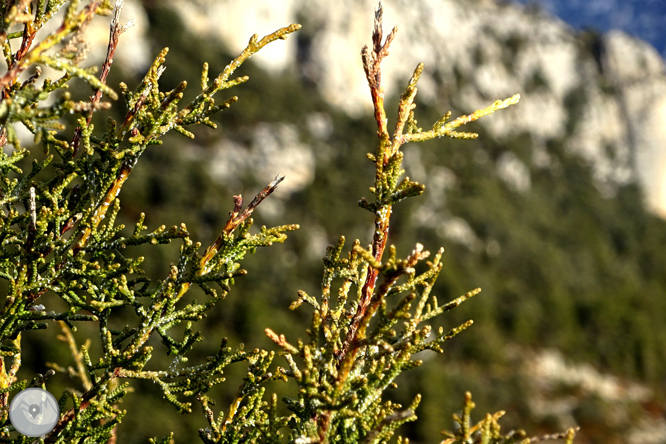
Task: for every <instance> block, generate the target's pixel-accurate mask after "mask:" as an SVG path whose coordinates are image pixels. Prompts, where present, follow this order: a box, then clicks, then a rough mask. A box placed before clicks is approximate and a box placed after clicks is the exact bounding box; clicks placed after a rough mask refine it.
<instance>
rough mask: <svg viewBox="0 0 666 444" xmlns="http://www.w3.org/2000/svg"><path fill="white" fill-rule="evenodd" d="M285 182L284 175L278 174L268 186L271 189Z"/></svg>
mask: <svg viewBox="0 0 666 444" xmlns="http://www.w3.org/2000/svg"><path fill="white" fill-rule="evenodd" d="M283 180H284V174H282V173H278V175H277V176H275V179H273V181H272V182H271V183H270V184H269V185H268V186H269V187H271V188H275V187H276V186H278V184H279V183H280V182H282V181H283Z"/></svg>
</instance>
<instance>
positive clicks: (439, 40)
mask: <svg viewBox="0 0 666 444" xmlns="http://www.w3.org/2000/svg"><path fill="white" fill-rule="evenodd" d="M249 3H250V4H248V2H244V3H243V5H242V6H240V5H239V4H238V3H237V2H231V1H216V2H206V1H201V2H199V3H198V5H199V6H198V8H196V9H194V8H192V5H191V4H190V3H188V4H187V5H185V4H183V3H182V2H174V6H176V7H178V8H180V9H181V10H182V16H183V17H184V18H185V20H187V21H189V22H190V24H191V26H192V27H198V28H199V29H200V30H201V32H203V33H206V34H208V35H209V36H210V38H219V39H221V40H222V41H223V42H224V43H225V44H226V45H227V46H228V47H229V48H230V49H232V50H233V51H238V50H240V49H241V48H242V47H244V45H245V43H246V41H247V38H248V37H249V36H250V35H251V34H252V33H254V32H258V33H262V32H265V33H267V32H270V31H272V30H274V29H275V28H277V27H279V26H283V25H286V24H289V23H293V22H300V23H302V24H303V25H304V28H303V30H302V31H301V32H300V33H299V35H298V39H290V40H288V41H287V42H284V43H281V44H276V45H270V46H269V47H268V48H266V50H265V51H263V52H262V54H260V55H258V56H257V57H256V60H257V61H258V63H260V64H261V65H262V66H264V67H265V68H267V69H270V70H280V69H282V68H284V67H285V66H288V65H292V64H294V63H298V66H299V67H300V70H301V72H302V75H303V76H305V77H306V78H307V79H309V80H311V81H312V83H313V84H315V85H316V87H317V88H318V90H319V92H320V93H321V94H322V95H323V96H324V97H325V98H326V99H327V100H328V101H329V102H330V103H332V104H335V105H336V106H337V107H339V108H341V109H343V110H345V111H346V112H348V113H349V114H350V115H360V114H362V113H366V112H368V111H369V107H370V101H369V99H368V94H367V86H366V84H365V79H364V77H363V72H362V69H361V64H360V57H359V51H360V48H361V47H362V46H363V45H364V44H367V43H368V41H369V35H370V32H371V28H372V21H371V20H370V19H369V13H368V11H372V10H373V9H374V8H375V7H376V1H375V0H360V1H358V0H340V1H337V2H326V1H313V0H282V1H280V2H275V1H272V0H251V1H249ZM248 10H251V11H254V12H253V14H247V13H246V11H248ZM384 11H385V13H384V23H385V26H387V27H389V26H393V25H397V26H398V27H399V38H398V39H397V40H396V42H395V44H394V45H393V46H392V51H391V57H390V58H389V59H387V63H386V64H385V65H384V68H385V71H384V72H385V75H384V78H385V79H386V82H387V83H386V85H385V90H386V91H387V94H389V95H391V94H395V93H397V92H399V91H400V90H401V88H402V87H403V86H404V84H405V83H406V81H407V79H408V78H409V76H410V75H411V73H412V71H413V69H414V67H415V66H416V65H417V63H419V62H421V61H425V62H426V70H425V73H424V75H423V76H422V77H421V81H420V88H419V94H420V98H421V100H422V101H425V102H426V103H427V104H432V105H433V106H435V107H437V108H438V109H440V110H442V111H443V112H445V111H446V110H448V109H449V108H450V107H453V108H455V109H458V110H460V111H461V112H471V111H473V110H475V109H477V108H480V107H484V106H487V105H488V104H489V103H491V102H492V101H494V100H496V99H501V98H505V97H508V96H510V95H512V94H515V93H517V92H518V93H521V95H522V99H521V102H520V105H519V106H516V107H512V108H511V109H510V110H507V111H505V112H502V113H498V114H497V115H495V116H493V118H492V119H486V120H484V121H483V122H482V123H481V124H482V125H484V126H485V127H486V129H487V131H488V132H490V133H491V134H493V135H494V136H496V137H498V138H503V137H507V136H511V135H515V134H516V133H523V132H527V133H529V134H530V135H531V138H532V140H533V146H534V149H533V156H532V163H533V165H522V166H521V165H517V166H516V167H515V168H514V170H515V171H519V173H518V174H521V173H520V171H523V173H522V174H523V175H525V174H529V171H530V169H531V168H534V167H537V168H543V167H549V166H550V167H552V165H549V159H548V157H547V155H545V151H544V150H542V149H540V147H543V146H544V144H545V143H546V142H548V141H549V140H553V139H560V140H563V141H564V143H565V144H566V146H567V147H568V149H569V150H571V151H572V152H575V153H578V154H579V155H580V156H582V157H584V158H585V159H587V160H589V161H590V162H592V164H593V165H594V172H595V178H596V180H597V183H598V187H599V190H600V192H602V194H604V195H608V196H612V195H613V193H614V189H615V187H616V186H617V185H618V184H624V183H627V182H629V181H632V180H638V181H639V182H640V183H641V185H642V186H643V189H644V192H645V196H646V203H647V205H648V206H649V207H650V208H651V209H652V210H653V211H655V212H656V213H658V214H661V215H663V216H666V174H664V172H665V169H666V149H665V148H664V147H666V124H665V122H666V68H665V66H664V61H663V60H662V58H661V57H660V55H659V54H658V52H657V51H656V50H654V49H653V48H652V47H651V46H649V45H648V44H646V43H644V42H641V41H639V40H636V39H634V38H631V37H629V36H628V35H626V34H623V33H621V32H609V33H607V34H606V35H602V36H597V35H591V34H585V35H582V34H578V35H577V34H575V33H574V31H573V29H572V28H570V27H569V26H568V25H567V24H565V23H564V22H562V21H560V20H558V19H556V18H553V17H551V16H549V15H547V14H545V13H542V12H537V11H534V10H530V9H525V8H524V7H522V6H520V5H513V4H503V3H500V2H497V1H493V0H474V1H470V0H466V1H461V0H424V1H419V2H414V1H408V0H390V1H386V2H385V4H384ZM388 31H389V29H386V30H385V32H387V33H388ZM516 161H517V160H516ZM518 162H520V161H518ZM514 163H515V162H514ZM514 179H515V180H518V181H519V182H520V183H526V182H528V181H526V179H529V178H525V177H523V178H522V179H521V178H517V179H516V178H514Z"/></svg>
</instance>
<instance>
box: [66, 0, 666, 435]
mask: <svg viewBox="0 0 666 444" xmlns="http://www.w3.org/2000/svg"><path fill="white" fill-rule="evenodd" d="M376 6H377V3H376V1H375V0H353V1H352V0H340V1H336V2H328V1H323V0H317V1H313V0H283V1H274V0H246V1H243V2H239V1H222V0H215V1H212V0H211V1H207V0H193V1H187V2H183V1H175V0H173V1H150V0H144V1H143V2H139V1H130V0H127V1H126V5H125V9H124V13H123V17H124V20H125V21H126V20H128V19H129V18H134V19H135V20H136V23H137V25H136V26H135V27H134V28H132V29H131V30H130V31H129V32H127V33H126V34H124V35H123V36H122V37H121V43H120V47H119V49H118V52H117V55H116V60H115V63H114V65H113V69H112V75H111V77H110V80H109V82H108V83H109V85H110V86H111V87H113V88H117V85H118V83H119V82H120V81H125V82H126V83H127V84H128V85H129V87H130V89H132V88H135V87H136V85H137V84H138V82H139V81H140V79H141V78H142V77H143V75H144V74H145V71H146V68H147V66H148V64H149V63H150V62H151V60H152V58H153V57H154V56H155V55H156V54H157V53H158V51H159V50H160V49H161V48H163V47H165V46H168V47H169V48H170V52H169V55H168V56H167V62H166V67H167V70H166V72H165V73H164V75H163V76H162V81H161V83H162V89H168V88H171V87H174V86H175V85H177V84H178V82H180V81H181V80H187V81H188V82H189V84H190V86H189V88H188V90H187V91H186V99H187V98H188V97H189V98H192V97H194V95H195V94H196V93H197V92H198V90H199V86H198V84H199V78H200V70H201V65H202V64H203V62H204V61H207V62H209V64H210V73H211V74H212V75H214V74H215V73H217V72H219V71H221V70H222V69H223V68H224V66H225V65H226V64H227V63H228V62H229V61H230V60H231V59H232V58H233V57H235V55H237V54H238V53H239V52H240V51H241V50H242V49H243V48H244V46H245V44H246V43H247V40H248V39H249V37H250V36H251V35H252V34H253V33H258V34H260V36H261V35H265V34H267V33H270V32H272V31H274V30H276V29H278V28H280V27H282V26H286V25H289V24H291V23H301V24H302V25H303V29H302V30H301V31H300V32H298V33H296V34H295V35H292V36H290V37H289V38H288V39H287V40H286V41H278V42H275V43H272V44H271V45H269V46H268V47H266V48H265V49H264V50H263V51H262V52H261V53H260V54H258V55H257V56H254V57H253V58H252V59H251V60H250V62H249V63H247V64H245V65H244V66H243V67H242V68H241V69H240V71H239V72H238V74H239V75H249V76H250V80H249V82H248V83H246V84H244V85H241V86H240V87H237V88H234V89H233V90H232V91H231V92H229V95H238V96H239V98H240V100H239V101H238V103H236V104H235V105H233V107H232V108H231V109H230V110H227V111H224V112H222V113H221V114H220V115H218V116H217V117H216V118H215V120H216V122H218V124H219V128H218V130H211V129H208V128H194V129H193V131H194V132H195V134H196V139H194V140H189V139H186V138H184V137H182V136H179V135H173V136H171V137H168V138H167V139H166V143H165V144H164V146H156V147H153V148H151V149H150V150H149V151H148V152H146V154H144V156H143V158H142V159H141V160H140V162H139V167H138V168H136V169H135V170H134V172H133V173H132V177H131V179H130V180H129V181H128V183H127V185H126V186H125V187H124V188H123V191H122V193H121V195H120V198H121V201H122V204H123V210H122V211H123V214H122V217H123V219H124V221H125V222H126V223H127V224H128V225H129V226H133V224H134V222H135V221H136V217H137V215H138V214H139V212H141V211H144V212H146V214H147V218H146V224H147V225H148V226H149V228H151V229H152V228H154V227H156V226H159V225H161V224H166V225H167V226H168V225H171V224H178V223H180V222H185V223H187V225H188V227H189V228H190V229H191V231H192V232H193V233H194V238H195V239H196V240H199V241H201V242H202V243H203V245H204V246H205V245H208V244H209V243H211V242H212V241H213V240H214V239H215V237H216V236H217V234H218V230H219V229H220V228H221V227H222V226H223V225H224V222H225V221H226V219H227V214H228V212H229V211H230V210H231V208H232V207H233V201H232V195H234V194H239V193H242V194H243V196H244V197H245V198H246V199H251V197H252V196H254V194H255V193H257V192H258V191H260V190H261V189H262V188H263V187H264V186H265V185H266V184H267V183H268V182H270V180H272V178H273V177H274V176H275V175H276V174H277V173H283V174H285V175H286V179H285V181H284V182H283V183H282V184H281V185H280V187H279V188H278V189H277V191H276V192H275V193H274V194H273V195H272V196H271V197H270V198H269V199H267V200H266V201H264V202H263V203H262V204H261V205H260V207H259V208H258V209H257V210H256V211H255V213H254V214H255V216H256V217H255V219H256V224H257V225H261V224H266V225H280V224H287V223H299V224H300V225H301V227H302V228H301V230H299V231H297V232H295V233H291V234H290V236H289V239H288V240H287V242H286V243H285V244H283V245H279V246H274V247H272V248H270V249H265V250H259V251H258V252H257V253H256V254H255V255H254V256H252V257H250V258H248V259H247V260H246V261H245V263H244V264H243V266H244V268H247V269H248V272H249V273H248V275H247V276H245V277H243V278H240V279H237V285H236V286H235V287H233V288H232V292H231V293H230V295H229V296H228V297H227V299H226V300H225V301H224V302H223V303H222V304H220V306H219V307H217V308H216V309H215V310H214V312H212V313H211V315H210V316H209V317H208V318H207V319H206V320H205V321H204V323H205V325H206V327H205V328H206V331H205V335H206V338H207V339H206V342H204V343H203V344H202V346H201V347H200V351H199V352H200V354H201V356H202V357H203V356H206V355H207V354H211V353H214V352H215V350H216V347H217V346H218V344H219V340H220V338H221V337H223V336H226V337H229V338H230V342H231V343H232V344H238V343H241V342H242V343H244V344H246V347H248V348H254V347H268V348H271V349H274V347H273V346H272V345H271V344H270V343H269V341H268V340H267V339H266V338H265V335H264V333H263V332H264V329H265V328H266V327H270V328H271V329H273V330H274V331H276V332H279V333H284V334H286V335H287V337H288V338H289V339H290V340H296V338H299V337H301V338H302V337H305V329H306V328H307V327H308V325H309V316H310V314H311V313H310V312H309V311H308V310H307V308H301V309H299V310H297V311H295V312H291V311H289V310H288V306H289V304H290V302H291V301H293V300H294V299H296V292H297V291H298V290H299V289H303V290H305V291H306V292H308V293H309V294H312V295H316V294H317V292H318V286H319V283H320V279H321V272H322V262H321V257H322V256H323V254H324V250H325V248H326V246H327V245H328V244H329V243H333V242H335V241H336V240H337V239H338V237H339V236H340V235H345V236H346V237H347V239H348V240H349V241H351V240H353V239H355V238H358V239H360V240H361V243H362V244H368V243H370V242H371V237H370V236H371V229H372V220H371V218H370V216H369V214H368V213H367V212H366V211H364V210H362V209H360V208H359V207H358V206H357V205H356V202H357V201H358V200H359V199H360V198H361V197H363V196H366V197H367V196H368V195H369V192H368V187H369V186H371V185H372V178H373V166H372V164H371V162H368V161H367V160H365V154H366V153H367V152H374V150H375V144H376V127H375V124H374V121H373V117H372V109H371V101H370V97H369V94H368V88H367V85H366V83H365V78H364V74H363V70H362V67H361V61H360V50H361V47H362V46H363V45H365V44H369V43H370V35H371V31H372V23H373V11H374V9H375V8H376ZM558 16H559V18H558ZM664 23H666V5H664V3H663V2H662V1H660V0H656V1H647V0H645V1H626V0H625V1H619V0H618V1H587V2H580V1H575V0H562V1H554V0H552V1H543V2H535V1H526V2H524V4H523V3H520V2H514V3H512V2H500V1H495V0H465V1H462V0H427V1H426V0H423V1H414V0H411V1H408V0H386V1H384V24H385V32H386V33H388V31H389V30H390V28H391V27H392V26H394V25H398V27H399V32H398V36H397V39H396V40H395V41H394V43H393V45H392V47H391V52H390V53H391V54H390V56H389V57H388V58H387V59H386V60H385V62H384V65H383V68H384V71H383V81H384V88H385V91H386V94H387V102H386V103H387V110H388V111H389V114H390V117H392V116H394V115H395V112H396V110H395V108H396V106H397V99H396V97H397V96H398V95H399V94H400V93H401V91H402V88H404V86H405V85H406V83H407V81H408V79H409V77H410V75H411V73H412V71H413V70H414V68H415V67H416V65H417V64H418V63H419V62H424V63H425V71H424V74H423V76H422V78H421V81H420V82H419V94H418V96H417V102H418V108H417V110H416V118H417V119H418V121H419V124H420V126H421V127H423V128H425V129H427V128H429V127H430V126H431V125H432V123H433V122H434V121H435V120H437V119H438V118H439V117H441V116H442V115H443V114H445V113H446V112H447V111H449V110H451V111H452V112H453V116H454V117H455V116H457V115H460V114H463V113H470V112H472V111H474V110H476V109H478V108H482V107H485V106H488V105H489V104H490V103H492V102H493V101H495V100H497V99H504V98H506V97H509V96H511V95H513V94H515V93H520V94H521V96H522V99H521V101H520V103H519V104H518V105H517V106H514V107H511V108H510V109H508V110H504V111H502V112H499V113H497V114H494V115H492V116H490V117H487V118H484V119H482V120H481V121H479V122H476V123H474V124H471V125H468V127H467V128H464V130H466V131H475V132H478V133H479V134H480V137H479V138H478V139H477V140H474V141H457V140H444V139H442V140H436V141H431V142H428V143H423V144H419V145H414V146H406V147H405V169H406V170H407V174H408V175H409V176H410V177H411V178H412V179H415V180H417V181H418V182H421V183H424V184H425V185H426V187H427V188H426V192H425V194H424V195H423V196H421V197H419V198H416V199H411V200H410V201H408V202H407V203H404V204H400V205H398V206H397V207H396V208H395V210H394V216H393V217H394V219H393V222H392V226H391V237H390V238H389V242H390V243H393V244H395V245H396V246H397V248H398V253H399V255H401V256H404V255H406V254H408V253H409V252H410V251H411V249H412V248H413V246H414V244H415V243H416V242H421V243H422V244H424V245H425V247H426V248H427V249H429V250H430V251H433V252H434V251H436V250H437V249H438V248H439V247H441V246H443V247H445V249H446V253H445V257H444V260H445V262H444V263H445V267H444V270H443V272H442V274H441V275H440V278H439V281H438V284H437V287H436V290H435V293H436V295H437V296H438V298H439V300H449V299H453V298H455V297H457V296H459V295H460V294H462V293H465V292H467V291H469V290H471V289H473V288H476V287H481V288H482V289H483V291H482V293H481V295H479V296H477V297H476V298H474V299H472V300H470V301H468V302H467V303H465V304H463V306H461V307H460V308H459V309H457V310H455V311H454V312H450V314H447V315H446V316H445V317H442V319H440V320H437V321H436V322H437V325H443V326H444V327H445V328H451V327H453V326H455V325H457V323H460V322H462V321H464V320H467V319H470V318H471V319H474V321H475V324H474V326H473V327H472V328H470V329H469V330H467V331H465V332H464V333H463V334H461V335H460V336H458V337H456V338H455V339H454V340H452V341H451V342H450V343H449V345H448V347H446V348H445V352H444V354H443V355H436V354H434V353H424V354H423V356H419V358H421V359H423V360H424V361H425V363H424V365H423V366H422V367H421V368H419V369H416V370H414V371H411V372H409V373H407V374H404V375H403V376H402V377H401V378H400V379H399V380H398V383H399V389H398V390H397V391H396V393H395V395H394V396H395V398H396V399H398V400H402V401H405V402H409V401H410V400H411V399H412V397H413V396H414V394H415V393H417V392H420V393H422V394H423V401H422V403H421V406H420V408H419V411H418V412H417V413H418V415H419V417H420V420H419V421H418V422H416V423H414V424H410V425H408V428H406V429H405V430H404V431H403V433H404V434H405V435H407V436H409V437H410V438H411V442H414V443H435V442H439V440H440V439H441V435H440V434H439V432H440V430H442V429H444V428H447V429H449V428H451V427H452V420H451V414H452V413H455V412H456V411H459V410H460V408H461V405H462V401H463V394H464V392H465V391H468V390H469V391H471V392H472V393H473V396H474V399H475V401H476V403H477V406H478V407H477V410H476V414H477V419H478V420H480V419H481V418H482V414H485V412H494V411H497V410H506V411H507V414H506V417H505V418H504V419H503V420H502V421H503V424H504V426H505V427H507V428H509V427H521V428H525V429H527V430H528V432H530V433H554V432H557V431H562V430H565V429H566V428H567V427H571V426H576V425H578V426H580V427H581V429H582V430H581V432H580V434H579V436H580V437H579V438H578V439H577V441H576V442H579V443H609V444H612V443H630V444H649V443H664V442H666V420H665V417H664V412H665V410H664V408H665V406H666V399H665V393H664V382H666V381H665V380H666V323H665V322H664V319H666V273H664V270H666V249H665V248H664V246H666V223H665V221H664V219H663V218H664V217H666V174H664V173H665V169H666V150H665V148H666V124H665V123H666V68H665V65H664V59H663V55H664V54H665V53H666V43H665V41H666V32H665V31H664V29H666V27H665V26H664ZM95 24H96V25H98V27H97V28H95V29H97V30H98V31H96V33H95V34H93V35H95V36H96V37H95V39H96V42H97V43H95V44H97V45H99V46H100V54H99V55H98V56H96V57H97V59H95V58H94V57H95V56H94V55H93V58H92V59H90V62H91V63H99V61H101V60H102V58H103V56H104V53H105V50H106V49H105V48H106V46H105V44H106V43H105V42H106V39H107V38H108V37H107V36H108V21H106V22H105V21H104V20H103V19H97V20H96V23H95ZM95 60H97V62H95ZM225 98H226V96H222V97H220V100H223V99H225ZM117 105H118V106H117V107H116V112H117V115H116V117H117V118H120V116H121V115H124V110H122V106H121V105H122V103H118V104H117ZM177 247H178V246H177V245H173V246H168V247H160V248H159V249H151V250H157V252H155V251H152V252H149V251H137V252H136V254H137V255H149V257H148V258H147V260H146V262H145V263H146V264H147V266H148V268H149V269H148V272H149V273H151V274H152V276H154V277H156V278H162V277H164V276H165V275H166V273H167V270H168V266H169V264H170V263H171V262H172V261H174V260H175V259H176V257H177ZM155 346H156V348H157V350H161V348H160V347H161V346H160V344H158V343H156V344H155ZM162 349H163V348H162ZM63 350H66V348H65V346H64V345H63ZM165 362H166V361H165ZM280 364H283V363H280ZM241 377H242V372H241V371H240V370H239V373H238V374H233V371H232V372H231V373H230V374H229V381H230V383H229V384H228V385H226V386H224V385H223V386H222V388H224V389H225V390H227V391H226V392H225V391H224V390H223V389H220V390H219V391H218V392H216V394H215V396H218V397H219V400H220V402H219V403H218V406H217V408H222V409H226V405H227V404H226V402H228V400H229V399H230V397H231V396H232V394H233V393H234V391H235V389H236V387H237V386H238V384H237V383H238V382H239V378H241ZM276 390H278V391H281V392H284V393H288V392H289V390H293V387H291V386H288V385H284V386H279V387H277V388H276ZM130 405H131V409H130V415H128V417H126V418H125V419H124V421H123V422H124V425H125V427H121V433H122V434H121V436H120V437H119V442H123V443H140V442H141V443H143V442H146V441H147V438H148V437H150V436H154V435H155V434H157V433H162V431H165V430H170V429H174V428H175V430H176V442H195V440H196V438H195V437H196V430H197V429H199V428H201V427H205V425H206V424H205V421H204V418H203V415H201V412H200V408H197V407H196V406H195V412H194V413H192V414H190V415H185V416H179V415H177V414H176V413H175V412H174V410H173V408H172V407H171V406H170V405H168V404H167V403H166V402H163V401H162V400H161V399H160V392H159V390H158V389H157V387H155V386H153V385H152V384H147V385H145V386H140V387H139V388H138V389H137V390H136V391H135V392H134V393H132V394H131V395H130V397H129V398H128V399H127V401H126V403H125V405H124V406H121V408H128V407H129V406H130ZM137 411H138V412H139V413H137Z"/></svg>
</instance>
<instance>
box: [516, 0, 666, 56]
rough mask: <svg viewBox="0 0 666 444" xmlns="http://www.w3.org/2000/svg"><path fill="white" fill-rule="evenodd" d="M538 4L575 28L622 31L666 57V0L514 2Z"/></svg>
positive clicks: (518, 0)
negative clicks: (646, 43) (641, 40)
mask: <svg viewBox="0 0 666 444" xmlns="http://www.w3.org/2000/svg"><path fill="white" fill-rule="evenodd" d="M513 1H516V2H519V3H523V4H535V3H536V4H538V5H540V6H541V7H542V8H543V9H545V10H547V11H549V12H550V13H552V14H553V15H556V16H558V17H560V18H561V19H562V20H564V21H565V22H567V23H569V24H570V25H571V26H573V27H574V28H575V29H585V28H593V29H597V30H599V31H602V32H604V31H607V30H609V29H614V28H615V29H622V30H624V31H625V32H627V33H629V34H631V35H634V36H636V37H639V38H641V39H643V40H646V41H648V42H650V43H651V44H652V45H653V46H654V47H655V48H656V49H657V51H659V52H660V53H661V55H662V57H665V58H666V0H513Z"/></svg>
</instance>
